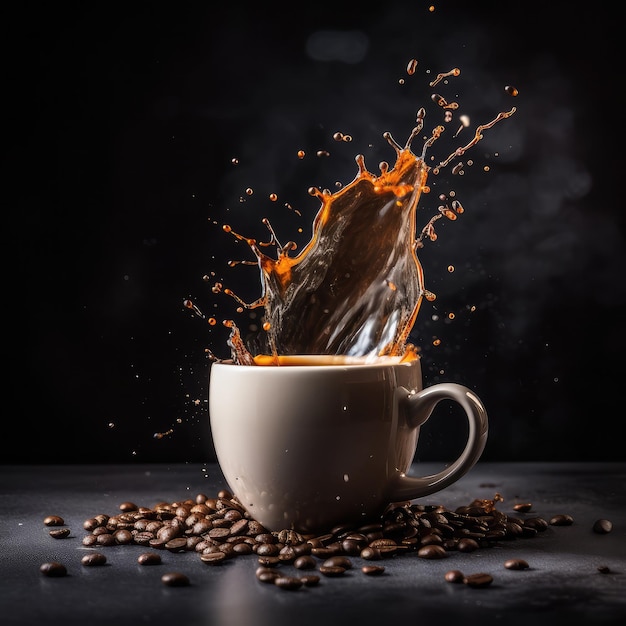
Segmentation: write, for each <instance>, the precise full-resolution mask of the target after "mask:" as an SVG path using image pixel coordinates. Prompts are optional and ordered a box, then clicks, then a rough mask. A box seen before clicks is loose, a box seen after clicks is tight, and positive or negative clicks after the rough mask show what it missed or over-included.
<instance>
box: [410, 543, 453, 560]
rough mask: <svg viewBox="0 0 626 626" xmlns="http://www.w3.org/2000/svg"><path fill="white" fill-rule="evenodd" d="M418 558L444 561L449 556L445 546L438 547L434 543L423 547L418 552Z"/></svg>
mask: <svg viewBox="0 0 626 626" xmlns="http://www.w3.org/2000/svg"><path fill="white" fill-rule="evenodd" d="M417 556H419V557H420V558H422V559H443V558H444V557H446V556H447V554H446V550H445V548H444V547H443V546H438V545H437V544H434V543H433V544H430V545H427V546H422V547H421V548H420V549H419V550H418V551H417Z"/></svg>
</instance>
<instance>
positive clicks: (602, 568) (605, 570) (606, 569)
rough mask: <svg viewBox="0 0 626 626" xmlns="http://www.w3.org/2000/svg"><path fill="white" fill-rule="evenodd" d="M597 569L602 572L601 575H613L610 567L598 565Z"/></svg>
mask: <svg viewBox="0 0 626 626" xmlns="http://www.w3.org/2000/svg"><path fill="white" fill-rule="evenodd" d="M597 569H598V571H599V572H600V574H610V573H611V569H610V568H609V566H608V565H598V568H597Z"/></svg>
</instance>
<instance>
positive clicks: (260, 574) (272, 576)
mask: <svg viewBox="0 0 626 626" xmlns="http://www.w3.org/2000/svg"><path fill="white" fill-rule="evenodd" d="M255 574H256V577H257V578H258V579H259V580H260V581H261V582H262V583H273V582H274V581H275V580H276V579H277V578H279V577H280V574H279V573H278V571H277V570H275V569H272V568H269V567H257V569H256V572H255Z"/></svg>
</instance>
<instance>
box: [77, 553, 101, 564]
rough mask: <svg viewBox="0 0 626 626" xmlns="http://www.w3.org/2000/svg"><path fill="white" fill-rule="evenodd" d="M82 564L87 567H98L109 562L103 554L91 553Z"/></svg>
mask: <svg viewBox="0 0 626 626" xmlns="http://www.w3.org/2000/svg"><path fill="white" fill-rule="evenodd" d="M80 562H81V563H82V564H83V565H86V566H87V567H90V566H92V565H94V566H98V565H104V564H105V563H106V562H107V558H106V556H104V554H102V553H101V552H90V553H89V554H85V556H83V558H82V559H81V560H80Z"/></svg>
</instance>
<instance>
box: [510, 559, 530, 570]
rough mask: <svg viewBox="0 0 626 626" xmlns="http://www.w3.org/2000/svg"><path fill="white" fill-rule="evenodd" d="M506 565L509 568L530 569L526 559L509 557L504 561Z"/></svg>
mask: <svg viewBox="0 0 626 626" xmlns="http://www.w3.org/2000/svg"><path fill="white" fill-rule="evenodd" d="M504 567H506V568H507V569H528V567H529V565H528V562H527V561H525V560H524V559H509V560H508V561H505V562H504Z"/></svg>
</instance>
